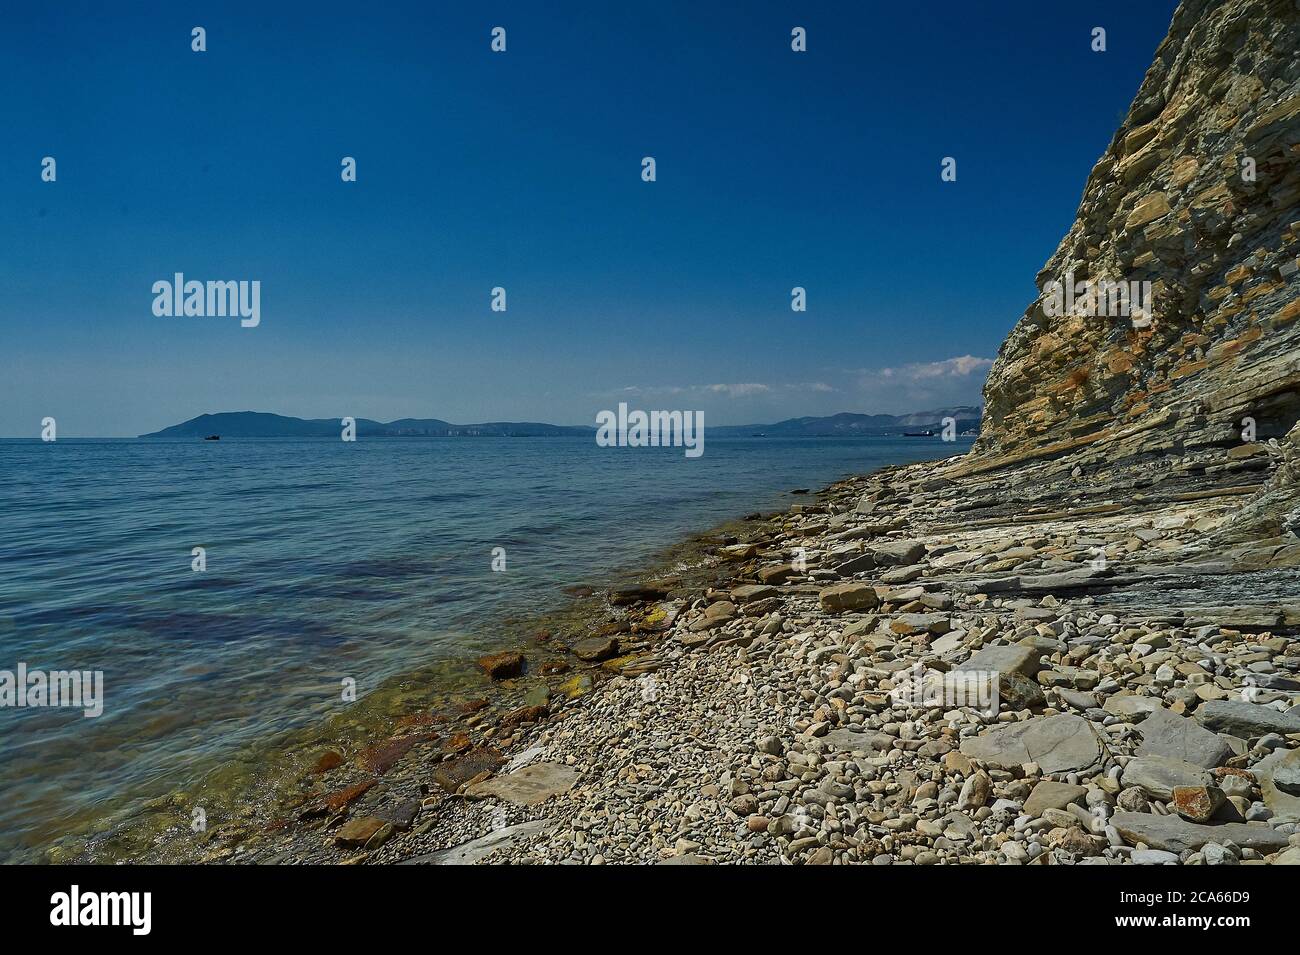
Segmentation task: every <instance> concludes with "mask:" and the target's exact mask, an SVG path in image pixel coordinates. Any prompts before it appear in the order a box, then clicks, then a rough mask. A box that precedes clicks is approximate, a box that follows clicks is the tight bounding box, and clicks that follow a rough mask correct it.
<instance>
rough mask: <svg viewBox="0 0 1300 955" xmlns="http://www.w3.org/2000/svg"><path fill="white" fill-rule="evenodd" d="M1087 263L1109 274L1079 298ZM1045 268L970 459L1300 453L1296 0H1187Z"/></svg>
mask: <svg viewBox="0 0 1300 955" xmlns="http://www.w3.org/2000/svg"><path fill="white" fill-rule="evenodd" d="M1106 282H1122V283H1126V284H1125V285H1124V287H1123V292H1125V293H1129V292H1132V293H1133V294H1131V295H1128V296H1127V298H1126V297H1125V295H1122V294H1121V295H1116V294H1114V292H1113V291H1111V292H1107V291H1106V289H1105V286H1104V285H1103V284H1102V283H1106ZM1088 283H1091V286H1092V288H1093V289H1094V290H1096V289H1098V288H1100V289H1101V293H1102V294H1100V295H1096V296H1095V297H1094V298H1092V299H1091V300H1090V299H1089V298H1088V296H1087V295H1086V294H1079V295H1077V296H1075V301H1073V302H1071V301H1070V298H1069V295H1070V292H1071V291H1079V292H1080V293H1084V292H1086V286H1087V284H1088ZM1128 283H1136V284H1128ZM1143 283H1146V284H1145V285H1144V284H1143ZM1037 284H1038V286H1039V288H1040V290H1041V294H1040V295H1039V297H1038V298H1037V299H1036V300H1035V301H1034V302H1033V303H1032V304H1031V305H1030V306H1029V308H1028V310H1027V311H1026V312H1025V314H1024V316H1023V317H1022V318H1021V319H1020V321H1019V322H1018V323H1017V324H1016V326H1015V328H1014V329H1013V331H1012V332H1011V334H1010V336H1009V337H1008V338H1007V340H1006V342H1005V343H1004V344H1003V346H1002V348H1001V350H1000V352H999V354H998V358H997V361H996V363H995V364H994V366H993V368H992V370H991V372H990V375H989V379H988V383H987V385H986V387H985V404H986V412H985V419H984V428H983V433H982V436H981V438H980V440H979V442H978V444H977V447H976V451H975V454H974V455H971V456H970V458H969V459H968V460H967V461H966V462H965V463H964V464H963V465H962V468H961V470H963V471H967V472H980V471H989V470H993V469H997V468H1001V467H1005V466H1007V465H1009V464H1013V463H1020V462H1029V461H1038V462H1044V461H1054V462H1057V463H1060V464H1062V465H1064V466H1066V467H1067V468H1071V469H1074V470H1075V473H1076V475H1083V474H1087V473H1088V472H1089V471H1090V470H1091V469H1096V468H1106V469H1114V468H1115V467H1117V466H1122V465H1124V464H1134V465H1137V466H1140V467H1150V465H1151V462H1152V459H1153V458H1156V457H1160V458H1164V457H1169V456H1172V457H1173V458H1175V459H1180V460H1184V461H1185V460H1186V459H1187V458H1188V457H1189V456H1190V457H1193V458H1196V459H1197V460H1198V463H1199V465H1200V466H1202V467H1205V466H1209V467H1213V466H1214V465H1215V462H1216V461H1223V462H1232V461H1242V460H1245V459H1249V458H1251V457H1258V458H1259V459H1260V460H1259V464H1258V465H1252V467H1255V466H1258V467H1263V466H1264V465H1265V464H1270V463H1271V464H1276V463H1277V462H1278V461H1279V460H1280V459H1282V458H1283V457H1287V456H1290V455H1292V454H1293V452H1294V449H1293V448H1292V447H1290V446H1289V445H1288V444H1287V439H1286V437H1285V436H1286V435H1287V433H1288V432H1289V431H1291V429H1292V428H1293V426H1294V425H1295V424H1296V422H1297V419H1300V321H1298V319H1300V3H1297V2H1296V0H1187V2H1184V3H1183V4H1182V5H1181V6H1180V7H1179V8H1178V10H1177V12H1176V13H1175V15H1174V18H1173V22H1172V24H1171V26H1170V30H1169V35H1168V37H1167V38H1166V39H1165V40H1164V42H1163V43H1161V44H1160V46H1159V48H1158V49H1157V50H1156V53H1155V62H1154V63H1153V64H1152V65H1151V68H1150V69H1149V70H1148V71H1147V75H1146V78H1145V80H1144V81H1143V83H1142V85H1141V88H1140V89H1139V90H1138V93H1137V97H1136V98H1135V100H1134V102H1133V105H1132V107H1131V108H1130V110H1129V112H1128V115H1127V117H1126V118H1125V120H1124V122H1123V125H1121V126H1120V128H1119V130H1118V131H1117V132H1116V133H1115V136H1114V138H1113V140H1112V141H1111V143H1110V146H1109V147H1108V148H1107V149H1106V152H1105V154H1104V155H1103V156H1102V157H1101V159H1100V160H1099V161H1098V162H1097V164H1096V166H1095V167H1094V168H1093V170H1092V173H1091V175H1090V176H1089V177H1088V181H1087V184H1086V186H1085V187H1084V193H1083V200H1082V202H1081V203H1080V206H1079V211H1078V216H1077V218H1076V220H1075V222H1074V225H1073V226H1072V227H1071V228H1070V231H1069V232H1068V233H1067V234H1066V236H1065V238H1064V239H1063V240H1062V241H1061V244H1060V246H1059V247H1058V248H1057V250H1056V252H1055V254H1054V255H1053V256H1052V257H1051V259H1050V260H1049V261H1048V263H1047V265H1046V266H1045V267H1044V269H1043V270H1042V272H1041V273H1040V274H1039V276H1038V282H1037ZM1063 289H1064V290H1065V294H1062V290H1063ZM1144 289H1145V290H1146V291H1147V292H1148V293H1149V294H1148V295H1146V296H1143V295H1142V294H1141V293H1142V291H1143V290H1144ZM1126 306H1127V307H1126ZM1252 422H1253V428H1254V434H1253V437H1254V438H1255V439H1257V442H1258V443H1256V444H1255V445H1250V439H1251V437H1252V434H1251V425H1252ZM1270 438H1278V439H1282V441H1281V444H1282V447H1280V448H1279V447H1271V448H1270V447H1269V444H1268V441H1269V439H1270ZM1296 438H1297V435H1296V433H1295V432H1292V434H1291V439H1290V440H1291V441H1295V440H1296ZM1291 467H1292V468H1293V469H1294V465H1292V466H1291ZM1283 471H1286V473H1287V474H1288V475H1289V474H1290V470H1288V469H1286V468H1284V469H1283ZM1294 477H1295V475H1290V477H1285V476H1281V477H1279V476H1275V478H1274V480H1273V491H1275V492H1276V491H1277V485H1278V482H1279V480H1292V479H1294ZM1286 496H1287V495H1286V493H1285V492H1284V493H1283V494H1282V495H1281V497H1283V498H1285V497H1286ZM1277 498H1278V495H1277V494H1276V493H1275V494H1274V499H1273V503H1274V504H1277V503H1278V500H1277ZM1273 510H1276V508H1273Z"/></svg>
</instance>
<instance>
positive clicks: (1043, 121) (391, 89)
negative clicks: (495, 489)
mask: <svg viewBox="0 0 1300 955" xmlns="http://www.w3.org/2000/svg"><path fill="white" fill-rule="evenodd" d="M108 6H109V5H104V4H98V3H96V4H91V3H85V4H75V3H60V4H25V5H20V6H19V7H16V8H14V9H13V10H11V11H10V12H9V13H8V15H7V18H6V24H5V29H4V31H3V33H0V90H4V91H5V92H4V93H3V94H0V128H2V129H3V130H4V142H3V145H2V146H0V434H3V435H9V436H35V435H36V434H37V433H38V431H39V422H40V419H41V418H43V417H45V416H46V415H53V416H55V417H56V418H57V419H58V421H59V430H60V435H61V436H63V435H68V436H73V435H104V436H113V435H131V434H137V433H141V432H146V431H152V430H155V429H157V428H161V427H164V426H166V425H169V424H173V423H175V422H178V421H181V420H184V419H186V418H190V417H192V416H194V415H197V414H201V413H203V412H209V411H233V410H248V409H253V410H264V411H277V412H280V413H283V414H293V415H301V416H305V417H328V416H339V415H348V414H350V415H354V416H357V417H368V418H376V419H381V420H389V419H393V418H398V417H405V416H415V417H439V418H444V419H447V420H451V421H456V422H471V421H485V420H543V421H553V422H557V423H573V424H591V423H592V422H593V420H594V417H595V414H596V412H597V411H598V410H600V409H602V408H611V407H614V405H615V403H616V402H617V401H619V400H626V401H629V403H631V404H632V405H633V406H639V407H644V408H681V409H695V410H702V411H704V413H705V415H706V421H707V422H708V423H713V424H741V423H751V422H763V421H769V420H774V419H777V418H784V417H791V416H795V415H802V414H828V413H833V412H836V411H861V412H869V413H874V412H905V411H911V410H921V409H924V408H928V407H936V406H940V405H945V404H950V403H956V402H976V401H977V400H978V395H979V386H980V384H981V382H982V378H983V374H984V371H985V370H986V368H987V360H988V359H991V358H992V357H993V356H994V355H995V354H996V351H997V348H998V346H999V344H1000V343H1001V341H1002V339H1003V338H1004V337H1005V335H1006V333H1007V331H1008V330H1009V329H1010V328H1011V326H1012V325H1013V324H1014V322H1015V320H1016V319H1017V318H1018V317H1019V315H1020V314H1021V313H1022V312H1023V310H1024V308H1025V306H1026V304H1027V303H1028V302H1029V301H1030V300H1031V299H1032V297H1033V294H1034V289H1033V279H1034V275H1035V274H1036V273H1037V271H1038V270H1039V269H1040V268H1041V267H1042V265H1043V263H1044V262H1045V261H1046V260H1047V258H1048V257H1049V255H1050V254H1051V252H1052V251H1053V249H1054V248H1055V246H1056V243H1057V242H1058V241H1059V239H1060V237H1061V236H1062V235H1063V234H1064V232H1065V230H1066V229H1067V228H1068V226H1069V224H1070V222H1071V220H1072V219H1073V216H1074V212H1075V209H1076V207H1077V204H1078V200H1079V197H1080V194H1081V192H1082V188H1083V183H1084V181H1085V179H1086V177H1087V174H1088V172H1089V170H1090V169H1091V167H1092V164H1093V163H1094V162H1095V160H1096V159H1097V158H1098V156H1099V155H1100V154H1101V152H1102V151H1103V149H1104V148H1105V147H1106V145H1107V143H1108V142H1109V140H1110V137H1111V135H1112V134H1113V132H1114V130H1115V128H1116V126H1117V125H1118V123H1119V121H1120V120H1121V119H1122V117H1123V115H1124V113H1125V111H1126V110H1127V107H1128V105H1129V103H1130V101H1131V100H1132V97H1133V94H1134V93H1135V92H1136V90H1137V87H1138V85H1139V83H1140V82H1141V78H1142V76H1143V74H1144V73H1145V71H1146V68H1147V66H1148V65H1149V64H1150V61H1151V58H1152V53H1153V52H1154V50H1155V48H1156V46H1157V45H1158V44H1159V42H1160V40H1161V39H1163V37H1164V35H1165V32H1166V30H1167V28H1168V25H1169V19H1170V17H1171V15H1172V12H1173V9H1174V6H1175V4H1174V3H1172V2H1170V0H1146V2H1143V3H1141V4H1133V3H1131V2H1112V0H1103V2H1089V3H1070V2H1063V3H1053V4H1044V3H1042V2H1041V0H1040V2H1033V3H1031V2H1020V0H1017V2H1008V3H1000V4H985V3H976V2H966V3H952V2H934V3H928V4H874V3H870V4H864V3H858V2H853V3H849V2H844V3H835V2H815V3H813V2H806V3H762V2H760V3H746V4H744V5H743V7H741V6H740V5H737V4H732V3H728V4H722V3H716V4H702V3H670V2H655V3H650V4H610V3H607V2H602V3H594V2H593V3H585V2H584V3H566V2H556V3H550V4H537V3H518V4H505V3H483V4H463V5H454V6H452V5H440V4H434V3H428V2H422V3H410V4H406V3H376V4H363V5H354V4H347V5H339V6H337V7H334V8H332V7H331V5H330V4H310V5H307V4H303V5H298V4H290V3H283V4H281V3H265V2H258V3H249V4H245V3H222V4H187V3H180V2H173V3H159V4H131V5H130V8H129V9H124V10H122V12H113V13H109V12H107V10H106V9H104V8H106V7H108ZM112 6H114V7H119V6H120V7H126V5H112ZM741 10H743V12H740V11H741ZM194 26H203V27H205V29H206V30H207V46H208V49H207V52H204V53H195V52H192V51H191V49H190V31H191V28H192V27H194ZM494 26H502V27H504V28H505V29H506V31H507V50H506V52H505V53H500V54H497V53H493V52H492V51H491V50H490V49H489V41H490V31H491V29H492V28H493V27H494ZM794 26H803V27H805V28H806V29H807V32H808V52H806V53H794V52H792V51H791V49H790V31H791V29H792V27H794ZM1094 26H1102V27H1105V28H1106V30H1107V46H1108V49H1107V51H1106V52H1105V53H1094V52H1092V50H1091V49H1090V39H1091V37H1090V32H1091V30H1092V28H1093V27H1094ZM45 156H53V157H55V159H56V161H57V175H58V178H57V181H56V182H53V183H46V182H42V181H41V178H40V171H41V160H42V158H43V157H45ZM344 156H353V157H355V158H356V160H357V173H358V179H357V181H356V182H355V183H344V182H342V181H341V179H340V175H339V172H340V160H341V158H342V157H344ZM643 156H653V157H655V159H656V163H657V175H658V179H657V181H656V182H654V183H646V182H643V181H642V180H641V175H640V173H641V159H642V157H643ZM945 156H952V157H954V158H956V160H957V181H956V182H952V183H945V182H941V181H940V175H939V172H940V162H941V160H942V158H943V157H945ZM178 271H179V272H183V273H185V275H186V277H187V278H190V279H199V280H208V279H213V280H218V279H220V280H227V279H245V280H254V279H256V280H259V281H260V282H261V287H262V293H261V313H262V314H261V324H260V325H259V326H258V327H257V328H241V327H240V325H239V322H238V321H237V320H232V319H229V318H217V317H169V318H168V317H162V318H160V317H157V316H155V315H154V314H153V311H152V307H151V306H152V302H153V295H152V293H151V287H152V285H153V283H154V282H155V281H158V280H160V279H170V278H171V276H172V274H173V273H175V272H178ZM796 285H798V286H803V287H805V288H806V289H807V294H808V310H807V311H806V312H804V313H795V312H792V311H791V309H790V290H791V288H792V287H794V286H796ZM494 286H502V287H504V288H505V289H506V291H507V302H508V309H507V311H506V312H504V313H498V312H493V311H491V309H490V307H489V303H490V292H491V289H492V288H493V287H494Z"/></svg>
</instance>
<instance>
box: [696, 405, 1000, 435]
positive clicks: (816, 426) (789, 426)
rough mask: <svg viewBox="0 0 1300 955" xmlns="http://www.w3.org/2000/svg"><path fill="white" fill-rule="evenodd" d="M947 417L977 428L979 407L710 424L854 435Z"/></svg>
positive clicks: (937, 422) (740, 430)
mask: <svg viewBox="0 0 1300 955" xmlns="http://www.w3.org/2000/svg"><path fill="white" fill-rule="evenodd" d="M944 418H952V419H954V420H955V421H956V422H957V432H958V433H959V434H960V433H961V432H963V431H969V430H971V429H976V430H977V429H978V428H979V424H980V409H979V408H978V407H971V406H968V405H962V406H959V407H956V408H937V409H935V410H934V411H915V412H912V413H911V414H905V415H892V414H853V413H851V412H847V411H846V412H842V413H840V414H834V415H830V416H828V417H825V418H790V419H788V420H786V421H778V422H777V423H776V424H750V425H743V426H742V425H728V426H723V427H713V428H708V431H709V433H710V434H712V435H714V436H717V437H726V436H728V435H731V436H739V435H749V434H764V435H767V436H769V437H800V436H802V437H852V436H854V435H869V434H882V435H883V434H896V433H898V432H899V431H901V430H902V429H903V428H925V427H934V428H939V427H942V426H943V419H944Z"/></svg>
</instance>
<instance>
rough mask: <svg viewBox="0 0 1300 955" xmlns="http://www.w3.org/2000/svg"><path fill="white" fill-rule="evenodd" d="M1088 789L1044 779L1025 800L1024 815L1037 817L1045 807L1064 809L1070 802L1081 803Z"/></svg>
mask: <svg viewBox="0 0 1300 955" xmlns="http://www.w3.org/2000/svg"><path fill="white" fill-rule="evenodd" d="M1087 793H1088V790H1087V789H1086V788H1085V787H1083V786H1071V785H1070V784H1069V783H1057V782H1053V781H1052V780H1050V779H1045V780H1043V781H1042V782H1040V783H1039V784H1038V785H1037V786H1035V787H1034V791H1033V792H1031V793H1030V794H1029V798H1028V799H1026V800H1025V810H1024V811H1025V815H1026V816H1029V817H1031V818H1033V819H1037V818H1038V817H1039V816H1041V815H1042V814H1043V812H1044V811H1045V810H1047V809H1064V808H1065V807H1066V806H1068V805H1070V804H1071V803H1076V802H1078V803H1081V801H1082V800H1083V797H1084V796H1086V795H1087Z"/></svg>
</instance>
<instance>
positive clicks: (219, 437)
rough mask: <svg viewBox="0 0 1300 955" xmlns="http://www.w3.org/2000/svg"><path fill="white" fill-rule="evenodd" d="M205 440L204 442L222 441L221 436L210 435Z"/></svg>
mask: <svg viewBox="0 0 1300 955" xmlns="http://www.w3.org/2000/svg"><path fill="white" fill-rule="evenodd" d="M203 440H204V441H220V440H221V435H219V434H210V435H208V436H207V437H206V438H204V439H203Z"/></svg>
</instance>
